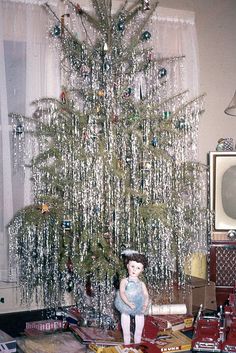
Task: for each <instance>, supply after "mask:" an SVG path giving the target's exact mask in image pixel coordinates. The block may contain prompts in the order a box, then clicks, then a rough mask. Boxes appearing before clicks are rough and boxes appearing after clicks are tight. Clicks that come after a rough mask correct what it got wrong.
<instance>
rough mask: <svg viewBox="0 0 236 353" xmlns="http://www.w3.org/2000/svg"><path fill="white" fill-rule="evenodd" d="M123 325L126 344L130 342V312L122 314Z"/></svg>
mask: <svg viewBox="0 0 236 353" xmlns="http://www.w3.org/2000/svg"><path fill="white" fill-rule="evenodd" d="M121 327H122V331H123V339H124V344H130V316H129V315H128V314H125V313H122V314H121Z"/></svg>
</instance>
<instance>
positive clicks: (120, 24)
mask: <svg viewBox="0 0 236 353" xmlns="http://www.w3.org/2000/svg"><path fill="white" fill-rule="evenodd" d="M117 29H118V31H119V32H123V31H124V30H125V22H124V20H119V22H118V23H117Z"/></svg>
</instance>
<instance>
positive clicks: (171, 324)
mask: <svg viewBox="0 0 236 353" xmlns="http://www.w3.org/2000/svg"><path fill="white" fill-rule="evenodd" d="M193 322H194V317H193V315H188V314H185V315H173V314H171V315H161V316H154V315H153V316H146V318H145V324H144V330H143V337H144V338H155V337H156V335H157V333H158V332H160V331H164V330H170V329H171V330H172V331H180V330H182V331H187V330H191V329H192V328H193Z"/></svg>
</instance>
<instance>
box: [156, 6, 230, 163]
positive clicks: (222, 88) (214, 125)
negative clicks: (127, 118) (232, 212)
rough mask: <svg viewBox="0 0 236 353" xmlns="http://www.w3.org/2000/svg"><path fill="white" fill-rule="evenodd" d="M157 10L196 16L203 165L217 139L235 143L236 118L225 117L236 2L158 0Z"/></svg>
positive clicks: (200, 142)
mask: <svg viewBox="0 0 236 353" xmlns="http://www.w3.org/2000/svg"><path fill="white" fill-rule="evenodd" d="M159 6H161V7H171V8H176V9H180V10H189V11H194V12H195V16H196V17H195V20H196V28H197V36H198V45H199V59H200V92H201V93H206V99H205V113H204V114H203V115H202V117H201V123H200V134H199V158H200V160H201V161H202V162H204V163H205V162H206V160H207V153H208V152H209V151H214V150H215V147H216V144H217V141H218V139H219V138H221V137H232V138H233V139H234V142H236V117H235V118H234V117H231V116H228V115H226V114H225V113H224V109H225V108H226V106H227V105H228V103H229V101H230V100H231V98H232V96H233V94H234V92H235V90H236V1H235V0H159Z"/></svg>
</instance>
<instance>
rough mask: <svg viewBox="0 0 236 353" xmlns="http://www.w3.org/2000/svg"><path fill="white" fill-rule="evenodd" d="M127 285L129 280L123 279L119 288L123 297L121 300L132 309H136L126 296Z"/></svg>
mask: <svg viewBox="0 0 236 353" xmlns="http://www.w3.org/2000/svg"><path fill="white" fill-rule="evenodd" d="M126 285H127V279H126V278H123V279H122V280H121V281H120V288H119V291H120V297H121V299H122V300H123V302H124V303H125V304H127V305H128V306H129V307H130V308H131V309H134V308H135V305H134V303H131V302H130V301H129V299H128V298H127V296H126V294H125V288H126Z"/></svg>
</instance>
